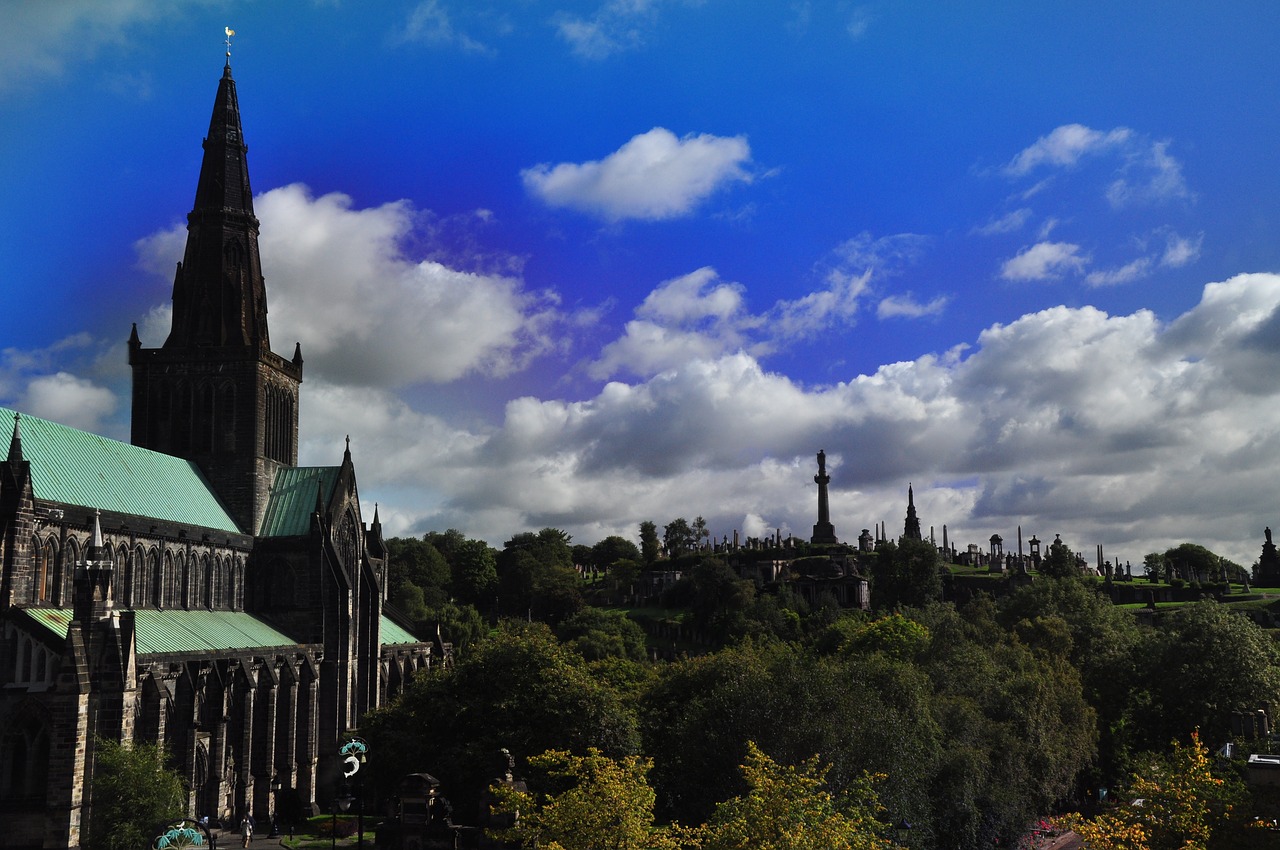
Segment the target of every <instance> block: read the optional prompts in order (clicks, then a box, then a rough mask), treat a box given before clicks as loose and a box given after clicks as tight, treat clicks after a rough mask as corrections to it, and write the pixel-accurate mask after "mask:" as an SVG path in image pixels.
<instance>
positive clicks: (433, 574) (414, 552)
mask: <svg viewBox="0 0 1280 850" xmlns="http://www.w3.org/2000/svg"><path fill="white" fill-rule="evenodd" d="M387 562H388V567H387V586H388V589H389V593H390V596H391V601H392V603H394V604H396V605H397V606H399V607H400V608H401V609H402V610H404V611H405V613H408V614H410V615H411V616H412V612H410V611H409V610H408V608H406V607H405V605H404V604H403V603H402V602H401V600H402V599H403V598H404V597H405V595H406V593H405V588H407V587H409V586H413V587H417V588H418V589H419V590H421V591H422V593H421V596H422V604H423V605H427V606H434V605H440V604H442V603H444V602H446V601H448V599H449V596H450V592H449V588H450V584H451V583H452V576H451V574H450V569H449V562H448V561H447V560H445V557H444V556H443V555H441V554H440V552H439V550H437V549H436V548H435V547H434V546H432V545H431V544H430V543H427V542H426V541H425V540H418V539H416V538H413V537H393V538H391V539H390V540H388V541H387Z"/></svg>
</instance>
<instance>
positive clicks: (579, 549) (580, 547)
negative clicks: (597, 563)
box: [569, 543, 592, 567]
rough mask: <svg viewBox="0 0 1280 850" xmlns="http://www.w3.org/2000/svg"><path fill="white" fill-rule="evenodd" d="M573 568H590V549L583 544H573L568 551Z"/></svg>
mask: <svg viewBox="0 0 1280 850" xmlns="http://www.w3.org/2000/svg"><path fill="white" fill-rule="evenodd" d="M569 552H570V554H571V555H572V557H573V565H574V566H575V567H589V566H591V561H592V558H591V547H590V546H588V545H586V544H585V543H575V544H573V546H572V547H571V548H570V550H569Z"/></svg>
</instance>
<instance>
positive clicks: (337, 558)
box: [0, 66, 431, 848]
mask: <svg viewBox="0 0 1280 850" xmlns="http://www.w3.org/2000/svg"><path fill="white" fill-rule="evenodd" d="M246 150H247V148H246V147H245V145H244V140H243V134H242V133H241V128H240V113H239V105H238V99H237V96H236V90H235V83H234V80H233V79H232V77H231V69H230V67H229V66H228V67H226V68H225V69H224V71H223V76H222V79H221V80H220V82H219V85H218V92H217V96H216V100H215V105H214V111H213V118H212V120H211V122H210V130H209V134H208V136H207V137H206V139H205V142H204V161H203V165H202V167H201V172H200V177H199V181H198V185H197V191H196V202H195V206H194V208H193V210H192V212H191V214H190V215H189V216H188V242H187V249H186V254H185V256H184V260H183V262H182V263H181V264H180V265H179V268H178V271H177V274H176V276H175V281H174V299H173V300H174V313H173V328H172V332H171V333H170V335H169V338H168V340H166V342H165V344H164V345H163V346H162V347H160V348H157V349H145V348H143V347H142V345H141V342H140V340H139V339H138V336H137V332H136V329H135V331H134V333H133V334H132V335H131V337H130V340H129V362H130V365H131V366H132V369H133V378H134V384H133V430H132V441H133V445H131V446H130V445H125V444H119V443H112V441H108V440H104V439H102V438H98V437H94V436H93V435H88V434H84V432H77V431H74V430H73V429H69V428H64V427H62V426H56V425H54V424H53V423H46V422H43V421H41V420H29V419H26V418H21V417H19V416H16V415H14V414H13V413H12V412H6V415H7V416H8V417H11V418H12V420H13V421H12V427H13V432H12V439H11V444H10V449H9V452H8V454H7V455H6V456H5V459H4V460H0V823H2V824H3V828H2V829H0V847H6V848H9V847H30V848H35V847H59V848H61V847H78V846H79V845H80V840H81V835H82V832H83V830H84V829H86V828H87V827H88V824H89V822H90V821H91V819H92V817H93V799H92V782H91V781H90V778H91V776H92V773H93V763H94V757H95V743H96V741H97V740H98V739H100V738H101V739H109V740H114V741H148V742H155V743H158V744H160V745H162V746H163V747H164V748H165V749H166V750H167V752H168V753H169V754H170V758H171V761H172V764H173V765H174V766H175V767H176V768H177V769H178V770H179V771H180V772H181V774H182V776H183V777H184V779H185V781H186V783H187V787H188V788H189V801H188V814H189V815H191V816H194V817H204V816H209V817H210V818H211V819H213V820H215V821H216V820H228V819H231V818H233V817H238V816H239V815H240V814H241V813H245V812H249V813H252V814H254V816H255V817H256V818H257V820H258V822H259V823H260V824H262V823H266V822H267V821H268V820H269V819H270V816H271V814H272V813H273V812H274V811H275V810H276V808H277V807H280V808H282V809H283V808H284V807H285V804H286V801H287V802H288V805H289V806H290V807H293V808H295V809H305V808H307V807H315V806H317V805H319V804H327V803H328V802H329V801H330V800H331V799H332V798H333V796H334V795H335V794H336V791H337V783H338V781H339V779H340V777H341V770H340V767H339V765H338V752H337V750H338V745H339V742H340V741H341V740H343V739H345V737H346V736H347V735H349V734H350V733H351V732H352V731H353V730H354V729H356V728H357V726H358V724H359V720H360V717H361V716H362V715H363V714H364V713H365V712H366V711H368V710H370V709H371V708H374V707H376V706H377V705H379V704H380V703H381V702H383V701H384V700H386V699H388V698H390V697H392V696H394V695H395V694H396V693H397V692H398V691H399V690H400V689H401V688H403V687H404V686H405V684H407V682H408V681H409V680H410V679H412V678H413V677H414V675H415V674H417V673H418V672H419V671H421V670H422V669H424V668H425V667H426V666H428V665H429V663H430V659H431V645H430V644H429V643H426V642H423V641H419V640H418V639H417V638H415V637H413V636H412V635H411V634H409V633H408V632H407V631H406V630H405V628H404V625H403V624H402V623H400V622H398V621H397V620H396V614H395V612H394V611H390V610H384V598H385V595H384V587H385V578H386V568H387V563H386V549H385V546H384V544H383V539H382V530H381V525H380V523H379V521H378V516H377V512H376V510H375V513H374V517H373V519H372V521H371V522H368V523H366V522H365V521H364V520H363V518H362V516H361V511H360V500H359V490H358V487H357V483H356V475H355V466H354V464H353V462H352V458H351V452H350V448H349V446H348V448H347V450H346V451H345V452H344V453H343V456H342V461H341V463H340V464H339V465H338V466H334V467H309V468H299V467H298V466H297V451H298V448H297V447H298V397H299V386H300V384H301V381H302V365H303V364H302V356H301V349H300V347H295V350H294V354H293V357H292V358H291V359H286V358H284V357H281V356H279V355H277V354H275V353H274V352H272V351H271V350H270V343H269V339H268V334H267V323H266V291H265V286H264V284H263V277H262V270H261V264H260V259H259V256H258V221H257V219H256V218H255V217H254V215H253V208H252V192H251V190H250V187H249V179H248V165H247V161H246V157H245V154H246ZM8 425H9V421H8V419H6V420H5V423H4V426H3V427H7V426H8ZM24 426H27V427H28V428H29V433H30V435H31V436H30V437H29V440H28V442H29V445H30V447H32V448H34V447H36V446H37V445H38V446H39V447H40V449H41V451H40V452H35V451H31V452H24V445H23V428H24ZM37 435H38V436H39V437H40V441H37V440H36V436H37ZM85 446H88V447H89V448H87V449H85V452H86V454H83V455H80V454H74V453H72V452H71V451H70V449H71V448H75V449H80V448H84V447H85ZM60 447H61V448H60ZM59 451H61V452H62V454H58V453H57V452H59ZM93 451H96V452H97V454H92V452H93ZM50 452H53V454H52V455H51V454H50ZM156 453H161V454H162V455H167V456H175V457H177V458H182V459H185V461H189V462H190V463H185V464H184V463H183V462H182V461H174V458H173V457H170V458H168V459H167V465H166V464H165V463H157V462H155V461H156V460H157V458H159V457H160V455H157V454H156ZM28 454H30V455H31V456H30V457H29V456H28ZM86 457H92V458H98V460H88V461H87V460H85V459H84V458H86ZM115 460H119V464H118V465H116V466H111V465H110V464H109V461H110V462H114V461H115ZM94 463H98V464H101V468H96V467H95V468H88V469H86V468H85V467H86V465H92V464H94ZM175 463H176V464H178V465H177V466H175V465H174V464H175ZM157 470H161V471H157ZM61 473H66V474H67V475H68V476H69V477H72V478H75V477H76V476H77V475H79V476H80V477H79V478H77V480H79V481H80V482H81V483H80V485H79V489H78V490H76V491H75V495H71V496H59V497H54V496H50V495H48V492H45V488H46V487H47V484H46V482H48V481H49V480H51V478H50V476H55V477H56V474H61ZM81 473H87V474H84V475H80V474H81ZM178 479H180V480H178ZM182 488H186V490H185V491H183V490H182ZM118 491H124V492H125V493H126V495H125V496H120V495H119V492H118ZM170 491H176V492H179V493H180V494H181V493H183V492H185V494H186V495H188V496H192V497H199V498H193V501H198V502H201V503H202V504H209V505H213V506H214V507H217V506H222V507H221V508H219V509H218V510H214V511H212V512H211V513H210V515H211V516H214V517H215V519H212V520H210V519H202V518H201V517H200V516H199V515H197V514H196V513H195V510H194V509H193V508H191V507H190V505H189V504H188V503H187V502H188V500H187V499H185V498H183V497H182V496H181V495H179V496H178V497H176V498H175V501H177V502H179V503H181V504H180V505H179V506H178V509H177V510H174V511H170V510H168V508H169V507H170V506H168V505H165V504H163V501H164V499H163V498H161V496H160V494H164V493H168V492H170ZM49 492H52V491H49ZM59 492H63V491H59ZM299 493H302V496H301V497H299V495H298V494H299ZM147 495H151V496H153V497H154V498H153V501H154V502H155V504H156V507H155V510H154V513H155V514H158V515H151V512H149V511H148V510H147V509H146V508H144V507H137V506H138V505H145V504H150V503H148V502H147V501H146V499H144V498H131V497H141V496H147ZM122 506H123V507H122ZM130 506H132V507H130ZM184 511H185V514H184ZM219 511H221V513H220V515H221V516H222V517H223V518H224V521H217V520H216V517H217V516H218V515H219ZM175 517H176V518H175ZM273 784H276V785H278V787H279V790H278V791H273V789H272V786H273Z"/></svg>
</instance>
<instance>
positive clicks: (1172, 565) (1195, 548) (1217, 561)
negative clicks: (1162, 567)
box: [1164, 543, 1222, 581]
mask: <svg viewBox="0 0 1280 850" xmlns="http://www.w3.org/2000/svg"><path fill="white" fill-rule="evenodd" d="M1164 562H1165V563H1166V564H1168V565H1169V575H1170V576H1173V575H1178V576H1181V577H1182V578H1184V579H1186V580H1187V581H1221V580H1222V558H1220V557H1218V556H1217V555H1215V554H1214V553H1213V552H1210V551H1209V550H1208V549H1206V548H1204V547H1203V546H1200V545H1198V544H1196V543H1182V544H1180V545H1178V546H1174V547H1173V548H1172V549H1169V550H1167V551H1166V552H1165V553H1164Z"/></svg>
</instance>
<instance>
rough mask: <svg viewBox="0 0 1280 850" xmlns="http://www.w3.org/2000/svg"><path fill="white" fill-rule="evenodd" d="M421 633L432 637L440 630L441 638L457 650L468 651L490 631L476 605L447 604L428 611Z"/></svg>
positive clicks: (422, 621) (424, 617) (423, 619)
mask: <svg viewBox="0 0 1280 850" xmlns="http://www.w3.org/2000/svg"><path fill="white" fill-rule="evenodd" d="M420 622H421V623H422V625H423V626H424V627H425V628H421V629H420V632H421V633H422V634H423V635H424V636H428V637H429V636H430V635H433V634H435V633H436V630H437V629H439V633H440V638H441V639H442V640H446V641H449V642H450V643H452V644H453V647H454V649H455V650H458V651H466V649H467V648H469V647H471V646H473V645H475V644H476V642H477V641H479V640H480V639H481V638H482V637H484V635H485V634H486V633H487V632H488V631H489V624H488V623H486V622H485V620H484V617H482V616H481V614H480V612H479V611H478V610H476V607H475V606H474V605H458V604H455V603H453V602H445V603H444V604H443V605H437V606H436V607H435V608H428V609H426V613H425V615H424V616H423V617H422V619H421V621H420Z"/></svg>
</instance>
